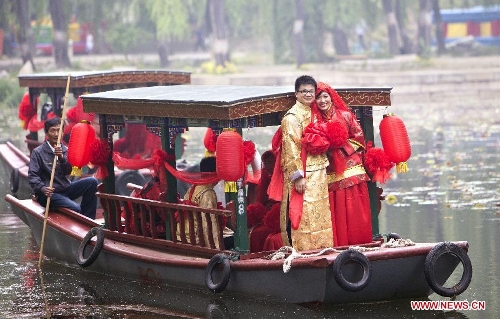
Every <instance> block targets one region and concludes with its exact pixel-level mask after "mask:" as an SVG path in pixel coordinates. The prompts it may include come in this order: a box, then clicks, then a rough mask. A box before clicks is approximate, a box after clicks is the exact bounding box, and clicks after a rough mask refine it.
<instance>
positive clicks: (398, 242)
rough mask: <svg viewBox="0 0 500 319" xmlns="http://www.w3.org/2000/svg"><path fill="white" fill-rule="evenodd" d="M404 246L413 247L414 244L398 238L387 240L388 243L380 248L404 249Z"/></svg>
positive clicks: (409, 240)
mask: <svg viewBox="0 0 500 319" xmlns="http://www.w3.org/2000/svg"><path fill="white" fill-rule="evenodd" d="M406 246H415V243H414V242H413V241H412V240H411V239H407V238H399V239H394V238H391V239H389V241H388V242H386V243H383V244H382V246H381V247H382V248H396V247H406Z"/></svg>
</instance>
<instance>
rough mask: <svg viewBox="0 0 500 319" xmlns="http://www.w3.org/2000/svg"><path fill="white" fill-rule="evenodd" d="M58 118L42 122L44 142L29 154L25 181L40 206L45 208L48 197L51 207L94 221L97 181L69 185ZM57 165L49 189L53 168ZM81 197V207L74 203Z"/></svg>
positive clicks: (68, 165)
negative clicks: (67, 210) (59, 137)
mask: <svg viewBox="0 0 500 319" xmlns="http://www.w3.org/2000/svg"><path fill="white" fill-rule="evenodd" d="M60 126H61V119H60V118H57V117H56V118H51V119H49V120H47V121H45V124H44V130H45V136H46V142H44V143H42V144H41V145H40V146H38V147H36V148H35V149H34V150H33V152H32V153H31V158H30V163H29V169H28V181H29V184H30V186H31V188H32V190H33V194H34V196H35V197H36V200H37V202H38V203H39V204H40V205H43V206H45V205H46V203H47V198H49V197H50V207H65V208H69V209H71V210H73V211H75V212H77V213H80V214H82V215H84V216H87V217H89V218H92V219H95V215H96V208H97V197H96V196H95V193H96V191H97V183H98V182H97V179H95V178H94V177H87V178H81V179H79V180H76V181H73V182H71V181H70V180H69V179H68V177H67V176H68V175H69V174H70V173H71V164H70V163H69V162H68V160H67V154H68V148H67V147H66V146H65V145H61V144H58V143H57V142H58V136H59V129H60ZM54 160H55V161H56V167H55V172H54V179H53V183H52V187H50V180H51V177H52V165H53V162H54ZM79 197H81V203H80V204H78V203H77V202H75V201H74V200H75V199H77V198H79Z"/></svg>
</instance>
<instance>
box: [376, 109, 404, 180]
mask: <svg viewBox="0 0 500 319" xmlns="http://www.w3.org/2000/svg"><path fill="white" fill-rule="evenodd" d="M379 128H380V138H381V140H382V146H383V147H384V151H385V153H386V154H387V157H388V158H389V160H390V161H391V162H393V163H396V171H397V172H398V173H404V172H407V171H408V167H407V165H406V161H407V160H408V159H409V158H410V156H411V146H410V139H409V138H408V132H407V131H406V127H405V125H404V123H403V121H402V120H401V119H400V118H399V117H397V116H395V115H394V114H388V115H384V118H383V119H382V121H381V122H380V127H379Z"/></svg>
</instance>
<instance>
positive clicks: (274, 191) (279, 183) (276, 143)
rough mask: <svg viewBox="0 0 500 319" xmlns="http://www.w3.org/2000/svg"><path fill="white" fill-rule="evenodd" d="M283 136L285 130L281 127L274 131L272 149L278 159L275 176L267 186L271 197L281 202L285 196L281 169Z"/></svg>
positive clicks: (275, 164)
mask: <svg viewBox="0 0 500 319" xmlns="http://www.w3.org/2000/svg"><path fill="white" fill-rule="evenodd" d="M282 138H283V132H282V131H281V127H279V128H278V130H276V133H274V136H273V139H272V141H271V145H272V151H273V153H274V154H275V155H276V161H275V162H274V170H273V176H272V177H271V183H270V184H269V187H268V188H267V194H268V195H269V199H272V200H275V201H277V202H281V199H282V198H283V184H284V175H283V171H282V169H281V140H282Z"/></svg>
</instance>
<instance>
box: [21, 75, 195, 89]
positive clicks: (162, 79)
mask: <svg viewBox="0 0 500 319" xmlns="http://www.w3.org/2000/svg"><path fill="white" fill-rule="evenodd" d="M69 74H70V75H71V76H70V88H87V89H90V88H93V87H104V86H109V85H120V84H121V85H122V87H121V88H125V87H133V86H134V85H139V84H140V85H141V86H147V85H145V84H148V83H150V85H169V84H171V85H173V84H189V83H190V82H191V73H189V72H180V71H167V70H121V71H114V70H107V71H72V72H66V71H63V72H49V73H38V74H24V75H19V76H18V79H19V86H21V87H29V88H39V89H55V88H62V89H64V88H66V82H67V80H68V75H69ZM100 91H101V90H100Z"/></svg>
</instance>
